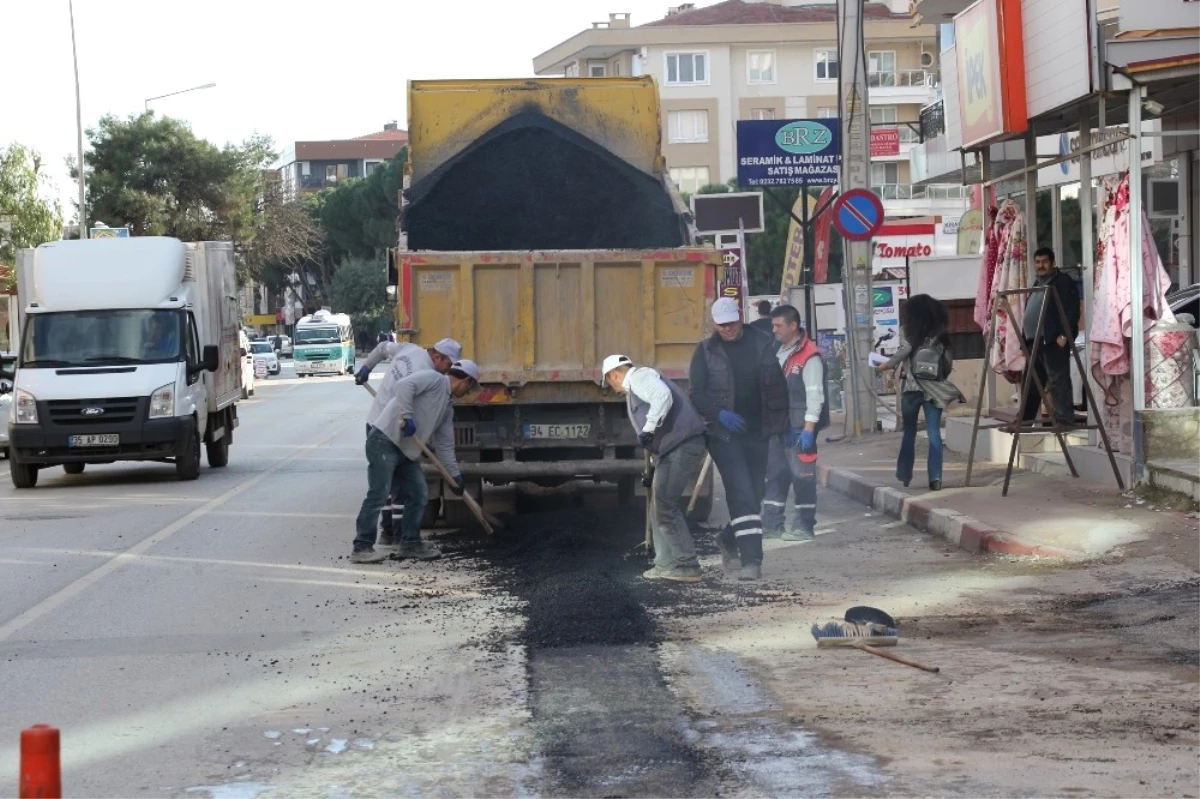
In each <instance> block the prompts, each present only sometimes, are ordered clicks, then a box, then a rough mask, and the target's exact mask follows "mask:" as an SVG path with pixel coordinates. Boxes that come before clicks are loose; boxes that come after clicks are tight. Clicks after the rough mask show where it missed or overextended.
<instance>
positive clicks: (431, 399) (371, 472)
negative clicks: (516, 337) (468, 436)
mask: <svg viewBox="0 0 1200 799" xmlns="http://www.w3.org/2000/svg"><path fill="white" fill-rule="evenodd" d="M478 384H479V367H478V366H476V364H475V362H474V361H467V360H462V361H456V362H455V363H453V364H451V366H450V369H449V371H448V372H447V373H446V374H444V375H443V374H440V373H439V372H436V371H429V370H423V371H419V372H414V373H413V374H411V375H409V376H408V377H405V378H402V379H401V380H400V381H399V382H398V383H397V384H396V393H395V396H393V397H392V399H391V400H389V401H388V403H387V405H385V406H384V407H383V410H381V411H380V413H379V416H378V417H377V418H376V419H375V421H374V423H372V425H371V429H370V430H369V432H368V433H367V447H366V450H367V495H366V497H364V498H363V503H362V507H361V508H360V509H359V512H358V519H357V521H356V523H355V532H356V535H355V538H354V551H353V553H352V554H351V556H350V560H351V561H353V562H354V563H379V562H380V561H383V560H386V559H387V557H388V553H386V552H381V551H376V550H375V520H376V518H377V517H378V515H379V510H380V508H382V507H383V503H384V502H385V501H386V499H387V495H388V489H389V487H391V486H392V485H393V477H395V478H396V479H395V481H394V482H395V484H396V485H397V486H398V488H399V490H400V492H401V494H402V495H403V497H404V500H405V501H404V521H403V523H402V525H401V531H402V532H401V536H400V542H399V545H398V546H397V548H396V553H395V554H396V556H397V557H400V558H417V559H419V560H431V559H433V558H437V557H440V556H441V554H442V553H441V552H440V551H439V550H438V548H437V547H435V546H434V545H433V544H430V543H428V542H425V541H422V540H421V518H422V517H423V516H424V515H425V505H426V503H428V501H429V489H428V487H427V486H426V484H425V475H424V473H422V471H421V447H422V444H423V443H424V442H429V445H430V446H431V448H432V450H433V451H434V452H435V453H436V454H437V458H438V460H439V461H441V463H442V464H443V465H444V466H445V467H446V469H447V470H448V471H449V473H450V476H451V478H452V480H453V482H452V484H451V485H450V486H449V488H450V490H451V491H452V492H454V493H455V494H456V495H459V496H461V495H462V493H463V490H464V489H465V487H466V482H465V481H464V480H463V477H462V474H461V473H460V472H459V469H458V460H457V458H456V457H455V454H454V406H453V405H452V404H451V400H452V399H455V398H459V397H465V396H466V395H467V394H469V393H470V392H471V390H472V389H474V388H475V386H477V385H478Z"/></svg>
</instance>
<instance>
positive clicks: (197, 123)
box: [0, 0, 713, 219]
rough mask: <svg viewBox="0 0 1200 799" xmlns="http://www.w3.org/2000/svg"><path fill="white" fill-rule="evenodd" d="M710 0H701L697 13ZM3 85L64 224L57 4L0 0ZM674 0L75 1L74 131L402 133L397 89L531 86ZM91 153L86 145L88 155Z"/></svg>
mask: <svg viewBox="0 0 1200 799" xmlns="http://www.w3.org/2000/svg"><path fill="white" fill-rule="evenodd" d="M712 2H713V0H701V2H698V3H697V5H698V6H704V5H710V4H711V3H712ZM0 4H2V5H3V12H2V16H3V25H2V29H3V31H4V45H3V51H2V52H3V60H2V61H0V63H2V64H3V67H2V70H3V73H4V74H3V78H0V86H2V87H3V90H2V92H0V97H2V98H3V101H2V102H3V105H2V107H0V146H2V145H7V144H9V143H10V142H13V141H16V142H20V143H22V144H25V145H28V146H30V147H33V148H34V149H36V150H38V151H39V152H40V153H41V154H42V158H43V161H44V162H45V163H46V165H47V168H48V169H49V170H50V172H51V178H52V180H53V182H54V184H55V194H56V196H58V197H59V198H60V199H61V200H62V203H63V212H64V216H65V218H67V219H71V218H73V216H74V206H73V205H72V204H71V199H72V198H73V197H75V196H77V192H78V189H77V188H76V186H75V183H74V181H72V180H71V179H70V178H69V177H68V176H67V170H66V166H65V165H64V159H65V157H66V156H67V155H70V154H73V153H74V152H75V147H76V144H75V130H76V126H75V93H74V92H75V87H74V78H73V75H72V65H71V31H70V20H69V16H68V13H67V0H0ZM678 4H679V0H567V2H564V1H563V0H510V2H498V1H497V0H453V1H452V2H445V1H441V2H439V0H403V1H402V2H395V1H393V2H385V1H384V0H337V2H320V3H318V2H313V3H308V4H303V3H296V2H281V1H280V0H236V1H235V0H204V1H203V2H199V0H76V2H75V28H76V37H77V41H78V48H79V80H80V88H81V92H82V101H83V124H84V127H85V128H87V127H90V126H94V125H95V123H96V121H97V120H98V119H99V118H100V117H101V116H103V115H104V114H115V115H117V116H125V115H128V114H131V113H136V112H139V111H141V110H142V109H143V108H144V106H145V100H146V98H148V97H153V96H155V95H160V94H166V93H168V92H172V91H177V90H179V89H186V88H189V87H192V86H199V85H202V84H205V83H216V84H217V86H216V88H215V89H206V90H204V91H198V92H192V93H189V94H184V95H181V96H178V97H171V98H167V99H163V100H156V101H154V102H153V103H152V104H151V107H152V108H153V109H154V110H155V111H157V112H159V113H161V114H166V115H169V116H173V117H176V118H179V119H183V120H186V121H187V122H189V123H190V124H191V126H192V129H193V130H194V131H195V132H196V133H197V134H198V135H200V136H202V137H204V138H206V139H209V140H210V141H213V142H215V143H217V144H219V145H220V144H224V143H225V142H227V141H235V142H237V141H242V140H243V139H245V138H246V137H248V136H250V135H251V134H253V133H256V132H257V133H265V134H267V135H269V136H271V137H272V138H274V140H275V142H276V146H277V149H280V150H283V149H286V148H287V147H288V146H289V145H290V143H291V142H293V141H296V140H298V139H299V140H310V139H340V138H351V137H354V136H360V135H363V134H366V133H370V132H372V131H376V130H381V129H382V128H383V123H384V122H386V121H387V120H391V119H395V120H398V121H399V123H400V126H401V127H405V119H406V118H407V109H406V107H405V82H406V81H408V80H410V79H419V78H507V77H525V76H529V75H532V74H533V66H532V63H533V57H534V56H535V55H537V54H539V53H541V52H543V51H545V50H548V49H550V48H551V47H553V46H554V45H556V44H558V43H559V42H561V41H563V40H565V39H567V38H569V37H570V36H573V35H574V34H576V33H578V32H579V31H581V30H583V29H585V28H587V27H590V25H591V23H592V22H594V21H601V20H607V19H608V12H610V11H614V12H616V11H621V12H630V13H632V14H633V24H634V25H639V24H642V23H645V22H650V21H652V20H655V19H659V18H661V17H662V16H664V15H665V14H666V11H667V7H668V5H678ZM85 146H86V142H85Z"/></svg>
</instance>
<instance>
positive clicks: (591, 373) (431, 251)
mask: <svg viewBox="0 0 1200 799" xmlns="http://www.w3.org/2000/svg"><path fill="white" fill-rule="evenodd" d="M408 108H409V137H410V139H409V148H410V149H409V167H408V169H409V172H408V176H407V179H406V188H405V190H404V193H403V202H402V205H403V208H402V217H401V246H400V247H399V248H398V249H397V250H395V251H394V252H393V253H392V259H391V263H392V269H391V270H390V273H391V275H392V281H393V282H394V283H395V284H396V289H395V293H396V297H397V310H396V320H397V325H396V327H397V330H398V331H400V332H401V333H402V334H403V335H404V336H406V337H407V338H408V339H409V340H411V341H415V342H418V343H420V344H422V345H424V346H429V345H431V344H432V343H433V342H435V341H437V340H438V339H439V338H442V337H443V336H453V337H454V338H456V339H458V340H459V341H461V342H462V344H463V348H464V355H465V357H469V358H471V359H473V360H475V361H476V362H478V363H479V364H480V367H481V368H482V370H483V375H484V380H483V382H484V385H483V387H482V388H481V390H480V391H479V392H478V393H477V394H475V395H473V396H471V397H469V398H467V399H466V400H464V401H462V402H461V403H460V404H459V405H458V407H457V408H456V410H455V427H456V436H457V443H458V451H459V459H460V462H461V464H462V467H463V474H464V476H466V477H467V478H468V481H469V484H470V489H471V490H472V491H473V493H478V492H480V491H481V485H482V481H487V482H488V483H492V484H505V483H511V482H514V481H533V482H537V483H541V484H543V485H553V484H557V483H561V482H564V481H568V480H574V479H591V480H597V481H611V482H616V483H617V484H618V486H620V491H619V495H620V496H621V498H622V499H623V500H626V501H627V500H629V499H630V498H632V497H633V494H634V487H635V485H636V480H637V475H638V474H640V473H641V471H642V469H643V464H644V460H643V455H642V452H641V450H640V449H639V448H638V445H637V439H636V436H635V435H634V432H633V429H632V427H631V426H630V424H629V420H628V418H627V416H626V410H625V404H624V402H623V400H622V399H621V398H620V397H619V396H616V395H614V394H613V393H612V392H611V391H609V390H608V389H607V388H606V387H604V386H603V381H602V379H601V375H600V362H601V359H603V358H604V356H606V355H609V354H612V353H623V354H625V355H628V356H629V357H630V358H632V359H633V360H634V362H635V363H639V364H646V365H651V366H654V367H655V368H657V369H659V370H660V371H661V372H662V373H663V374H664V375H666V376H667V377H670V378H671V379H673V380H675V381H676V382H677V383H679V384H681V387H684V388H686V382H687V370H688V363H689V361H690V358H691V354H692V352H693V350H694V348H695V346H696V343H697V341H699V340H700V338H701V337H702V336H703V335H704V328H705V325H706V323H707V321H708V308H709V306H710V304H711V302H712V298H713V297H714V293H715V286H716V281H717V270H718V268H719V266H720V264H721V259H720V255H719V253H718V252H717V251H716V250H714V249H713V248H711V247H703V246H697V245H696V243H695V242H696V236H695V232H694V229H693V228H692V226H691V223H690V216H689V214H688V212H687V209H686V207H685V206H684V205H683V203H682V201H681V199H680V197H679V195H678V193H677V191H676V190H675V187H674V186H673V184H672V183H671V181H670V179H669V178H668V177H667V176H666V174H665V170H664V162H663V158H662V154H661V125H660V117H661V112H660V109H659V103H658V92H657V89H656V88H655V86H654V83H653V81H652V80H651V79H650V78H603V79H537V80H503V81H497V80H486V81H414V82H412V83H411V84H410V85H409V98H408ZM448 493H449V492H442V491H440V490H439V491H436V492H433V493H432V494H431V495H432V496H438V495H443V494H445V495H448ZM710 506H711V485H709V486H706V487H705V489H704V495H703V496H702V497H701V498H700V499H699V501H698V502H697V515H699V516H707V514H708V508H709V507H710ZM443 511H444V513H445V515H446V516H447V518H448V520H449V521H450V522H451V523H455V522H456V521H457V519H458V518H459V517H461V515H462V508H461V507H460V503H457V502H454V501H453V499H452V497H446V501H445V502H444V505H443Z"/></svg>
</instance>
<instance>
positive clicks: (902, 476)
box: [875, 294, 967, 491]
mask: <svg viewBox="0 0 1200 799" xmlns="http://www.w3.org/2000/svg"><path fill="white" fill-rule="evenodd" d="M948 325H949V317H948V316H947V314H946V308H945V306H944V305H942V304H941V303H940V302H938V301H937V300H935V299H934V298H933V297H930V296H929V295H928V294H918V295H916V296H915V297H909V299H908V302H907V303H906V305H905V314H904V324H903V325H902V328H901V329H902V333H903V339H904V340H903V341H902V342H901V343H900V349H899V350H897V351H896V354H895V355H894V356H893V357H892V359H891V360H889V361H887V362H885V363H881V364H879V365H878V366H877V367H875V368H876V369H878V370H879V371H881V372H882V371H885V370H887V369H895V368H896V367H898V366H903V369H904V382H903V384H902V386H901V387H902V391H903V393H902V394H901V399H900V413H901V416H902V418H903V419H904V439H903V440H902V441H901V443H900V456H899V457H898V458H897V459H896V479H897V480H899V481H900V482H901V483H904V485H905V487H906V488H907V487H908V484H909V482H910V481H911V480H912V475H913V461H914V460H915V459H916V446H917V416H918V415H919V414H920V412H921V409H922V408H924V409H925V430H926V432H928V434H929V463H928V466H927V468H926V471H927V472H928V474H929V489H930V490H931V491H940V490H941V488H942V411H944V410H945V409H946V408H947V407H948V406H949V405H950V403H952V402H966V401H967V400H966V397H964V396H963V393H962V392H961V391H959V390H958V388H957V387H956V386H955V385H954V384H953V383H951V382H950V381H949V379H948V378H949V377H950V371H951V369H953V368H954V356H953V354H952V353H951V350H950V336H949V335H948V334H947V333H946V328H947V327H948Z"/></svg>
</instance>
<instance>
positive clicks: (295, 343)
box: [292, 310, 354, 377]
mask: <svg viewBox="0 0 1200 799" xmlns="http://www.w3.org/2000/svg"><path fill="white" fill-rule="evenodd" d="M292 363H293V364H294V365H295V367H296V376H297V377H308V376H309V375H339V374H347V375H352V374H354V331H353V330H352V329H351V326H350V317H349V316H347V315H346V314H344V313H331V312H329V311H324V310H322V311H317V312H316V313H314V314H310V315H309V316H305V317H304V318H302V319H301V320H300V321H298V322H297V323H296V335H295V337H294V338H293V340H292Z"/></svg>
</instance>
